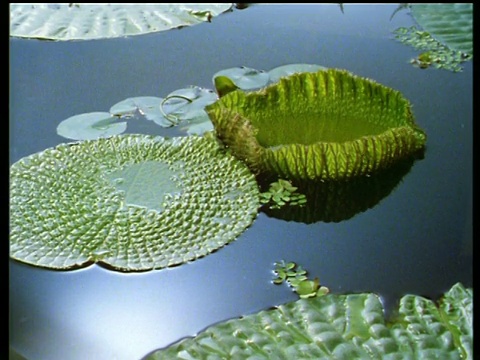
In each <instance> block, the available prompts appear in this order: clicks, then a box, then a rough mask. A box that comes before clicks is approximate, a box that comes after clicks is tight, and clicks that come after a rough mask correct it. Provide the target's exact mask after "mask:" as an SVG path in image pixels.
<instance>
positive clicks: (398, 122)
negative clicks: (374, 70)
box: [206, 69, 426, 180]
mask: <svg viewBox="0 0 480 360" xmlns="http://www.w3.org/2000/svg"><path fill="white" fill-rule="evenodd" d="M206 111H207V113H208V115H209V116H210V118H211V120H212V122H213V125H214V127H215V132H216V134H217V136H218V137H219V139H220V140H221V141H223V142H224V143H225V144H226V145H227V146H228V147H230V148H231V150H232V152H233V154H235V155H236V156H237V157H238V158H239V159H241V160H242V161H245V163H246V164H247V165H248V166H249V167H250V169H251V170H252V171H253V172H255V173H262V174H265V175H270V176H276V177H277V178H284V179H298V180H308V179H311V180H340V179H349V178H352V177H356V176H361V175H370V174H372V173H374V172H376V171H378V170H380V169H383V168H388V167H391V166H392V165H393V164H395V163H396V162H398V161H399V160H401V159H405V158H409V157H411V156H413V155H415V154H417V153H418V152H420V151H423V149H424V146H425V142H426V135H425V133H424V132H423V131H422V130H421V129H420V128H419V127H418V126H417V125H416V124H415V122H414V118H413V114H412V111H411V105H410V102H409V101H408V100H407V99H405V98H404V97H403V96H402V94H401V93H400V92H398V91H396V90H394V89H391V88H388V87H386V86H384V85H381V84H378V83H376V82H375V81H373V80H370V79H366V78H361V77H358V76H355V75H353V74H351V73H349V72H347V71H345V70H339V69H328V70H321V71H318V72H315V73H310V72H306V73H299V74H293V75H290V76H289V77H286V78H281V79H280V81H279V82H277V83H275V84H273V85H270V86H267V87H266V88H263V89H261V90H258V91H252V92H248V93H245V92H243V91H240V90H236V91H233V92H230V93H228V94H227V95H225V96H223V97H221V98H220V99H219V100H218V101H216V102H215V103H214V104H212V105H209V106H207V107H206Z"/></svg>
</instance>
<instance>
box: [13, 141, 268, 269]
mask: <svg viewBox="0 0 480 360" xmlns="http://www.w3.org/2000/svg"><path fill="white" fill-rule="evenodd" d="M258 207H259V190H258V185H257V183H256V181H255V178H254V176H253V175H252V174H251V172H250V171H249V169H248V168H247V167H246V166H245V164H243V163H242V162H241V161H239V160H238V159H236V158H235V157H234V156H232V155H229V154H227V153H225V152H224V151H223V148H222V147H221V146H219V144H218V142H217V140H215V139H214V138H212V137H197V136H190V137H179V138H172V139H165V138H163V137H154V136H148V135H118V136H113V137H110V138H104V139H98V140H87V141H82V142H77V143H69V144H62V145H59V146H57V147H55V148H50V149H47V150H45V151H43V152H40V153H37V154H33V155H30V156H28V157H25V158H23V159H21V160H19V161H18V162H16V163H15V164H13V165H12V167H11V170H10V256H11V257H12V258H14V259H16V260H19V261H22V262H25V263H28V264H32V265H37V266H41V267H48V268H54V269H70V268H78V267H81V266H86V265H88V264H91V263H92V262H99V263H102V264H105V265H107V266H108V267H111V268H114V269H117V270H121V271H142V270H150V269H159V268H164V267H167V266H173V265H178V264H181V263H184V262H187V261H191V260H195V259H196V258H199V257H202V256H205V255H207V254H209V253H211V252H212V251H214V250H216V249H218V248H220V247H222V246H224V245H226V244H228V243H229V242H231V241H233V240H234V239H236V238H237V237H238V236H239V235H240V234H241V233H242V232H243V231H244V230H245V229H246V228H247V227H249V226H250V224H251V223H252V222H253V220H254V219H255V218H256V215H257V212H258Z"/></svg>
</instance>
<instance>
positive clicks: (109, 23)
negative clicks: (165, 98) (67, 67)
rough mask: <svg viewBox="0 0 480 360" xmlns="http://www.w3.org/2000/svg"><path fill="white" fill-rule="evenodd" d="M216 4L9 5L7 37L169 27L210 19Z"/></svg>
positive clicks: (67, 36) (84, 36) (103, 34)
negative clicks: (8, 32)
mask: <svg viewBox="0 0 480 360" xmlns="http://www.w3.org/2000/svg"><path fill="white" fill-rule="evenodd" d="M231 8H232V4H231V3H225V4H222V3H218V4H137V3H131V4H127V3H119V4H82V3H79V4H75V5H74V6H73V4H66V3H64V4H41V3H39V4H10V36H16V37H27V38H39V39H49V40H90V39H100V38H112V37H121V36H129V35H139V34H146V33H151V32H157V31H164V30H170V29H173V28H179V27H182V26H189V25H195V24H199V23H201V22H205V21H211V19H212V17H214V16H218V15H220V14H221V13H223V12H225V11H227V10H229V9H231Z"/></svg>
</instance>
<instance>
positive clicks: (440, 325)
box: [145, 283, 473, 360]
mask: <svg viewBox="0 0 480 360" xmlns="http://www.w3.org/2000/svg"><path fill="white" fill-rule="evenodd" d="M145 359H146V360H161V359H325V360H327V359H473V290H472V289H466V288H465V287H464V286H463V285H462V284H459V283H458V284H455V285H454V286H453V287H452V288H451V289H450V290H449V291H448V292H447V293H446V294H445V295H444V297H443V298H442V299H441V300H440V301H439V303H438V306H437V305H436V304H435V303H434V302H433V301H432V300H429V299H426V298H424V297H421V296H418V295H405V296H404V297H402V299H401V300H400V304H399V309H398V315H397V317H396V318H395V319H394V320H393V321H390V322H387V321H385V317H384V309H383V306H382V303H381V301H380V299H379V297H378V296H377V295H375V294H372V293H363V294H349V295H334V294H329V295H325V296H321V297H314V298H310V299H300V300H297V301H294V302H291V303H288V304H285V305H280V306H278V307H277V308H275V309H271V310H264V311H261V312H259V313H257V314H251V315H247V316H244V317H242V318H239V319H232V320H228V321H226V322H223V323H219V324H217V325H214V326H211V327H210V328H208V329H206V330H204V331H203V332H201V333H200V334H198V335H197V336H196V337H194V338H186V339H183V340H181V341H180V342H178V343H176V344H173V345H172V346H170V347H168V348H165V349H161V350H157V351H155V352H153V353H151V354H149V355H147V356H146V357H145Z"/></svg>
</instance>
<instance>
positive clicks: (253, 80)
mask: <svg viewBox="0 0 480 360" xmlns="http://www.w3.org/2000/svg"><path fill="white" fill-rule="evenodd" d="M218 76H225V77H227V78H229V79H230V80H231V81H232V82H233V83H234V84H235V86H238V87H239V88H240V89H242V90H253V89H260V88H262V87H264V86H265V85H267V83H268V81H269V79H270V75H269V74H268V73H267V72H265V71H262V70H256V69H252V68H249V67H245V66H241V67H234V68H230V69H225V70H221V71H219V72H217V73H216V74H214V75H213V83H214V84H215V78H216V77H218Z"/></svg>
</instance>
